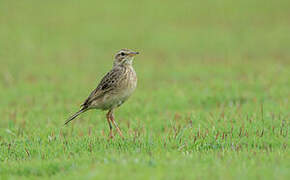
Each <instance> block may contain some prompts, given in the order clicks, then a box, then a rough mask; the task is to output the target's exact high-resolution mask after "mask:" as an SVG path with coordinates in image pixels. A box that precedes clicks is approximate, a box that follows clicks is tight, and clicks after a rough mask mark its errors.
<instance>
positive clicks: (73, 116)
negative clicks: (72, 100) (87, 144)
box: [64, 108, 87, 125]
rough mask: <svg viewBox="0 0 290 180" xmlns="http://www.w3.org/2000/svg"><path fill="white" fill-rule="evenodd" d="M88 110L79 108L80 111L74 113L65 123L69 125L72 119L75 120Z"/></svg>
mask: <svg viewBox="0 0 290 180" xmlns="http://www.w3.org/2000/svg"><path fill="white" fill-rule="evenodd" d="M85 111H87V109H85V108H82V109H81V110H79V111H78V112H76V113H75V114H74V115H72V116H71V117H70V118H69V119H68V120H67V121H66V122H65V123H64V125H67V124H68V123H69V122H70V121H72V120H74V119H75V118H76V117H78V116H79V115H80V114H82V113H83V112H85Z"/></svg>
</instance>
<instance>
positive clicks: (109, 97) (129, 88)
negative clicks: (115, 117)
mask: <svg viewBox="0 0 290 180" xmlns="http://www.w3.org/2000/svg"><path fill="white" fill-rule="evenodd" d="M128 76H129V77H128V81H127V82H126V83H124V86H123V87H120V88H119V89H118V90H116V91H114V92H111V93H110V94H106V95H104V96H103V97H102V98H101V101H98V104H96V106H95V108H97V109H102V110H108V109H114V108H117V107H119V106H121V105H122V104H123V103H124V102H125V101H126V100H127V99H128V98H129V97H130V96H131V95H132V94H133V92H134V91H135V89H136V86H137V77H136V73H135V71H134V70H133V69H132V70H131V72H130V73H129V74H128Z"/></svg>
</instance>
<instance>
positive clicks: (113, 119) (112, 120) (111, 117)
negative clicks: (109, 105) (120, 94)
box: [108, 109, 124, 138]
mask: <svg viewBox="0 0 290 180" xmlns="http://www.w3.org/2000/svg"><path fill="white" fill-rule="evenodd" d="M113 113H114V112H113V110H112V109H111V110H110V111H109V112H108V114H109V116H110V120H111V122H112V123H113V124H114V126H115V128H116V129H117V131H118V133H119V135H120V136H121V137H122V138H124V136H123V134H122V132H121V130H120V128H119V127H118V124H117V123H116V121H115V118H114V114H113Z"/></svg>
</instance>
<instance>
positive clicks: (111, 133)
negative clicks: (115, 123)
mask: <svg viewBox="0 0 290 180" xmlns="http://www.w3.org/2000/svg"><path fill="white" fill-rule="evenodd" d="M110 116H111V115H110V111H109V112H108V113H107V115H106V117H107V121H108V124H109V128H110V134H109V138H111V139H112V138H113V137H114V136H113V127H112V124H111V120H110V119H111V117H110Z"/></svg>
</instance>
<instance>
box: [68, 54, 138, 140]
mask: <svg viewBox="0 0 290 180" xmlns="http://www.w3.org/2000/svg"><path fill="white" fill-rule="evenodd" d="M137 54H139V52H134V51H131V50H129V49H121V50H120V51H119V52H118V53H117V54H116V55H115V60H114V64H113V68H112V70H111V71H110V72H108V73H107V74H106V75H105V76H104V77H103V79H102V80H101V82H100V83H99V85H98V86H97V88H96V89H94V90H93V91H92V92H91V94H90V95H89V97H88V98H87V99H86V100H85V101H84V103H83V104H82V105H81V109H80V110H79V111H78V112H76V113H75V114H74V115H72V116H71V117H70V118H69V119H68V120H67V121H66V122H65V125H66V124H68V123H69V122H70V121H72V120H73V119H75V118H76V117H77V116H79V115H80V114H82V113H83V112H86V111H88V110H91V109H101V110H107V111H108V113H107V115H106V117H107V122H108V124H109V128H110V134H109V137H110V138H113V132H112V129H113V127H112V124H113V125H114V126H115V128H116V129H117V131H118V133H119V135H120V136H121V137H123V135H122V132H121V130H120V128H119V127H118V125H117V123H116V121H115V118H114V109H115V108H117V107H119V106H121V105H122V104H123V103H124V102H125V101H126V100H127V99H128V98H129V97H130V95H131V94H132V93H133V92H134V90H135V88H136V86H137V76H136V72H135V70H134V68H133V66H132V63H133V59H134V57H135V56H136V55H137Z"/></svg>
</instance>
